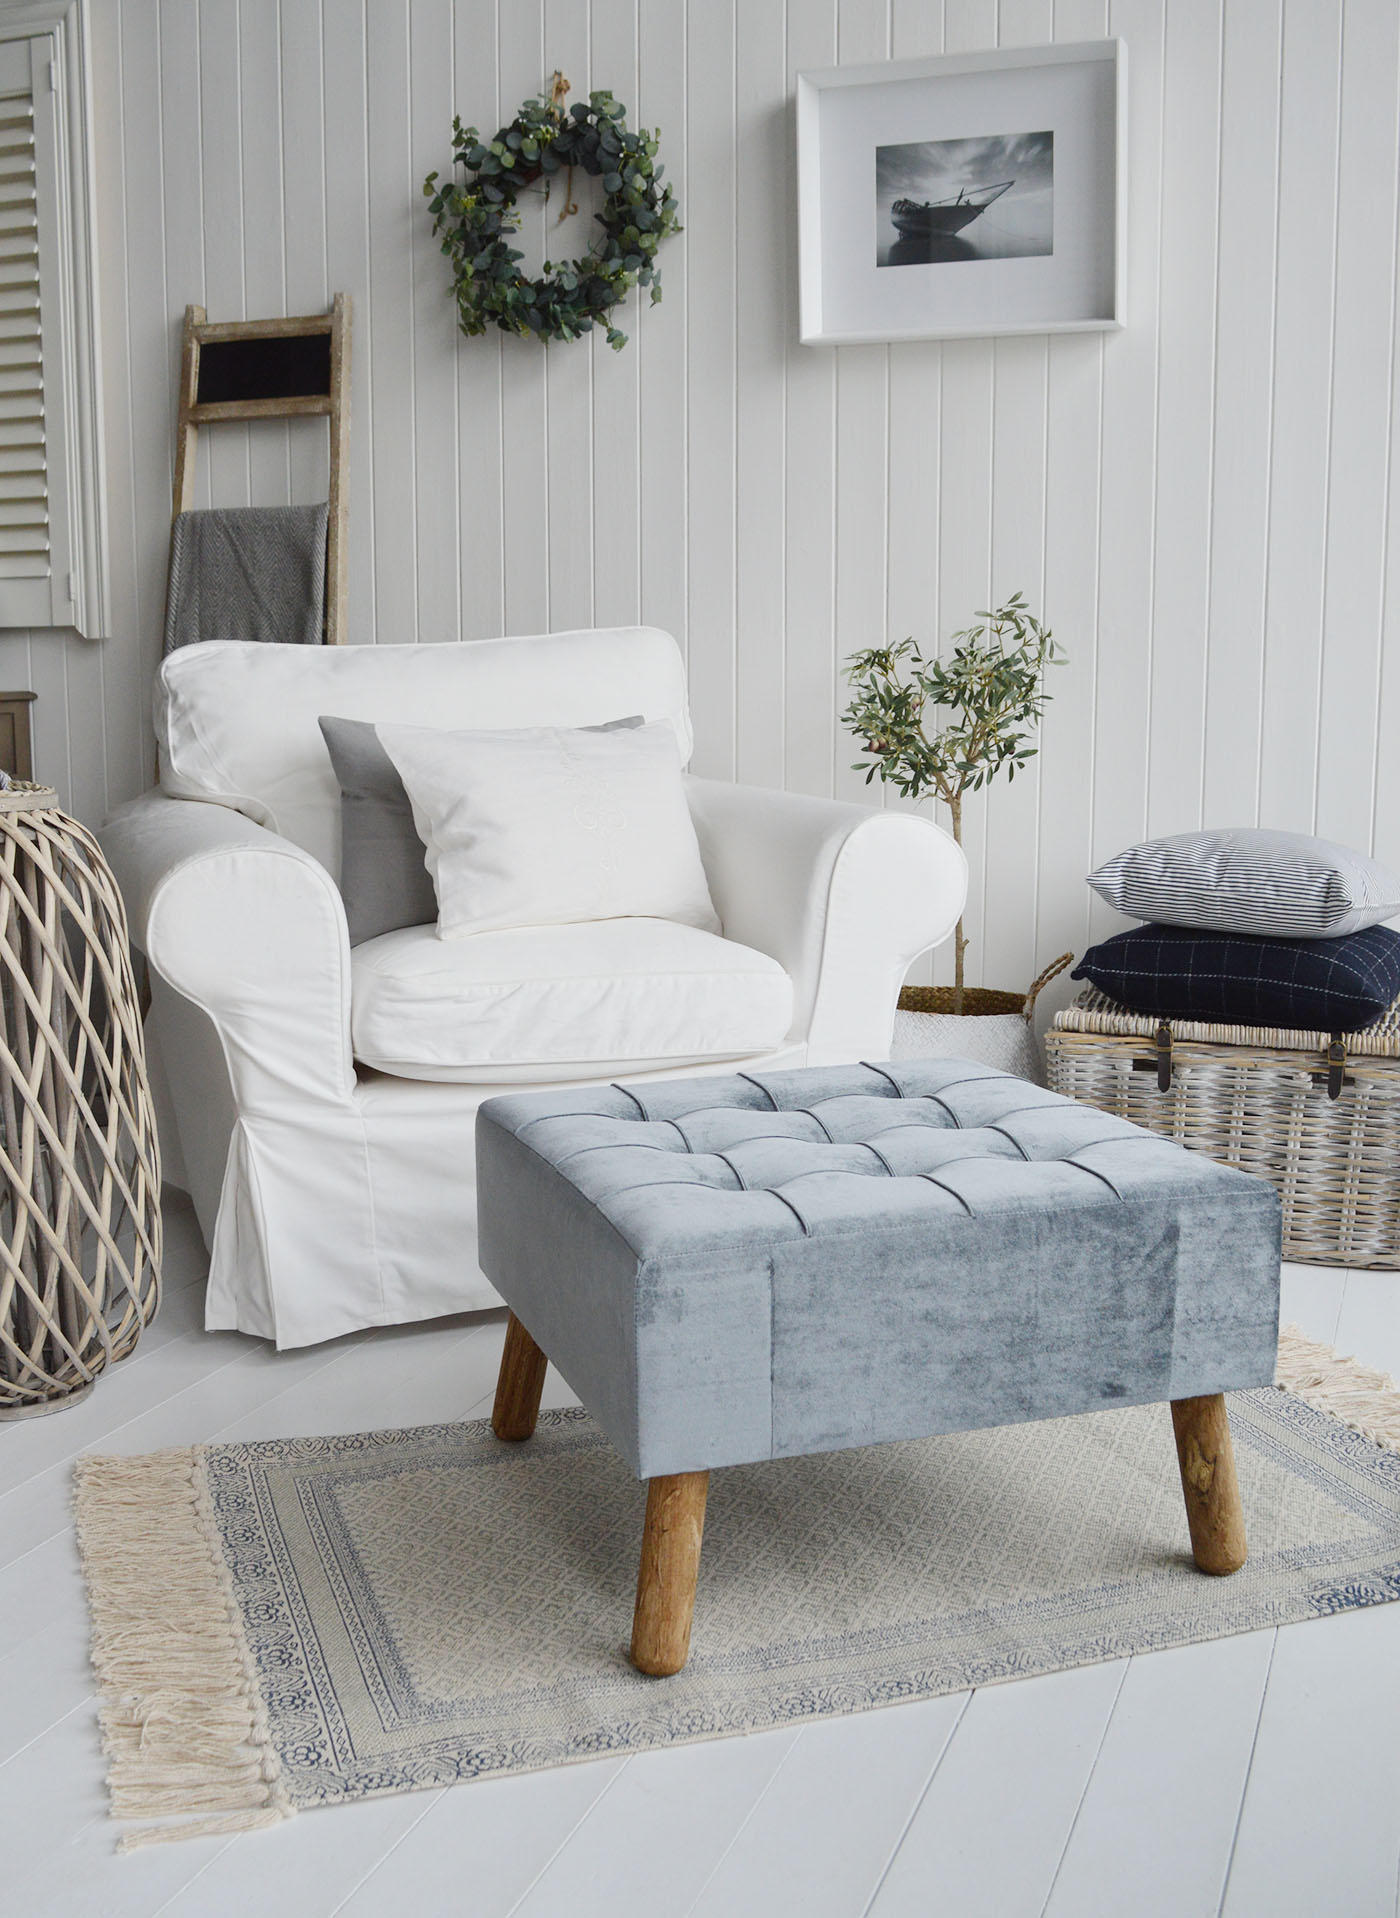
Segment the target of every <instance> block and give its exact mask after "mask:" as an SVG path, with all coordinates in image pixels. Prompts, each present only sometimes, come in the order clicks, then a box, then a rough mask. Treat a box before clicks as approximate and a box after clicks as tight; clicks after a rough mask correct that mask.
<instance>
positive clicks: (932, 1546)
mask: <svg viewBox="0 0 1400 1918" xmlns="http://www.w3.org/2000/svg"><path fill="white" fill-rule="evenodd" d="M1280 1378H1281V1379H1282V1381H1283V1383H1284V1385H1285V1386H1286V1387H1287V1388H1288V1389H1286V1390H1284V1389H1278V1390H1272V1391H1270V1390H1265V1391H1258V1392H1243V1393H1236V1394H1233V1395H1231V1398H1230V1416H1231V1421H1232V1424H1233V1428H1234V1437H1235V1450H1236V1456H1237V1461H1238V1467H1239V1475H1240V1484H1241V1490H1242V1492H1243V1496H1244V1505H1245V1512H1246V1516H1247V1520H1248V1527H1249V1544H1250V1558H1249V1563H1248V1564H1247V1565H1246V1566H1245V1568H1244V1570H1243V1571H1241V1572H1239V1573H1237V1574H1236V1575H1235V1576H1234V1577H1233V1578H1225V1579H1212V1578H1206V1577H1203V1576H1202V1575H1201V1574H1200V1573H1198V1572H1197V1571H1196V1570H1195V1569H1194V1567H1193V1566H1192V1563H1191V1559H1190V1556H1189V1547H1188V1541H1187V1533H1186V1522H1185V1516H1184V1511H1183V1506H1182V1498H1181V1487H1180V1482H1179V1479H1178V1476H1177V1466H1176V1455H1175V1450H1174V1447H1173V1442H1172V1432H1171V1421H1170V1418H1169V1416H1168V1412H1167V1409H1166V1407H1165V1406H1146V1407H1137V1408H1129V1409H1124V1410H1116V1411H1111V1412H1102V1413H1094V1414H1092V1415H1089V1416H1087V1417H1082V1418H1072V1419H1059V1420H1055V1421H1053V1422H1050V1423H1046V1424H1039V1425H1023V1426H1011V1427H1001V1428H999V1429H996V1430H993V1431H984V1432H971V1433H963V1434H954V1435H951V1436H947V1437H943V1438H936V1439H926V1440H921V1441H917V1442H908V1443H902V1444H895V1445H882V1446H876V1447H872V1448H870V1449H868V1450H864V1451H853V1452H836V1453H829V1454H825V1455H822V1456H817V1457H811V1458H803V1459H793V1460H786V1461H782V1462H779V1463H775V1464H764V1465H756V1466H748V1467H738V1468H733V1469H730V1470H727V1471H723V1472H718V1473H716V1474H715V1475H714V1478H713V1480H712V1482H711V1489H710V1502H709V1513H708V1516H707V1520H706V1527H705V1548H704V1556H703V1560H702V1564H701V1570H700V1591H699V1599H698V1603H697V1606H696V1615H695V1636H694V1641H693V1649H692V1654H691V1660H690V1663H689V1665H688V1666H687V1667H686V1669H685V1671H684V1672H682V1673H681V1674H680V1675H679V1676H678V1677H676V1678H670V1679H662V1680H656V1679H647V1678H642V1677H640V1676H639V1675H638V1674H637V1673H636V1672H635V1671H633V1669H632V1668H631V1666H630V1665H629V1664H628V1662H627V1635H628V1631H629V1627H630V1623H631V1613H632V1599H633V1591H634V1585H635V1580H636V1570H637V1557H638V1551H639V1547H640V1541H641V1532H642V1512H643V1506H644V1502H645V1488H644V1487H643V1486H641V1485H639V1484H638V1483H637V1482H636V1481H635V1480H634V1479H632V1478H631V1477H630V1475H629V1474H628V1472H627V1470H626V1468H625V1466H624V1465H623V1464H622V1462H621V1460H620V1459H619V1458H618V1457H617V1455H616V1454H615V1453H614V1452H613V1450H612V1448H611V1446H610V1445H609V1444H608V1442H607V1440H606V1439H605V1438H604V1437H603V1436H602V1435H601V1434H600V1433H599V1432H598V1431H597V1429H596V1428H595V1427H594V1426H593V1425H592V1424H591V1423H590V1422H589V1420H588V1418H587V1416H586V1415H585V1414H584V1413H583V1412H582V1411H579V1410H572V1411H565V1412H554V1413H548V1414H545V1415H544V1416H543V1417H542V1418H541V1420H540V1425H539V1430H538V1432H537V1434H536V1436H535V1438H534V1439H533V1441H531V1442H530V1443H529V1444H528V1445H523V1446H510V1445H502V1444H501V1443H499V1441H497V1440H496V1439H495V1438H493V1437H492V1434H491V1430H490V1427H489V1425H487V1424H486V1423H485V1422H484V1421H483V1422H480V1423H474V1424H470V1425H440V1426H426V1427H420V1428H418V1429H417V1430H412V1431H404V1432H370V1433H360V1434H357V1435H356V1436H353V1437H350V1438H312V1439H285V1440H273V1441H269V1442H267V1443H263V1444H256V1445H205V1446H196V1447H193V1448H191V1449H189V1450H184V1451H173V1452H163V1453H157V1454H155V1455H153V1456H151V1457H148V1458H86V1459H83V1460H81V1461H80V1462H79V1466H78V1478H77V1504H78V1525H79V1537H80V1542H81V1547H82V1555H83V1563H84V1569H85V1572H86V1577H87V1583H88V1591H89V1598H90V1603H91V1608H92V1618H93V1648H94V1649H93V1656H94V1661H95V1664H96V1667H97V1672H98V1677H99V1680H100V1689H101V1710H102V1728H103V1735H104V1740H105V1745H106V1750H107V1756H108V1764H109V1773H110V1783H111V1791H112V1801H113V1810H114V1812H115V1814H116V1815H117V1816H118V1817H122V1818H136V1819H154V1820H157V1821H160V1822H158V1823H156V1824H154V1825H147V1826H146V1827H145V1828H144V1829H142V1830H140V1831H137V1832H135V1833H133V1834H132V1835H131V1836H129V1837H128V1838H127V1839H126V1840H125V1841H124V1842H125V1843H126V1844H127V1845H130V1844H131V1843H142V1842H146V1841H148V1840H150V1839H152V1838H164V1837H182V1836H189V1835H193V1834H195V1833H197V1832H198V1833H207V1832H210V1831H237V1830H246V1829H249V1828H251V1827H254V1826H258V1825H265V1824H271V1823H273V1822H274V1821H276V1820H277V1819H280V1818H285V1817H288V1816H290V1814H291V1813H293V1812H295V1811H299V1810H302V1809H305V1808H306V1807H308V1806H314V1805H334V1804H343V1803H345V1802H346V1801H347V1800H352V1799H357V1798H368V1797H373V1796H377V1795H380V1794H384V1793H388V1792H401V1791H414V1790H418V1789H420V1788H423V1787H427V1786H436V1785H442V1784H444V1783H450V1782H452V1781H454V1780H459V1779H469V1778H488V1777H492V1776H499V1775H501V1774H502V1773H508V1772H523V1771H531V1770H534V1769H537V1768H539V1767H542V1766H550V1765H564V1764H571V1763H574V1762H576V1761H578V1760H581V1759H588V1758H596V1757H598V1756H600V1755H603V1754H615V1753H620V1752H635V1751H643V1750H647V1749H650V1748H653V1747H656V1746H660V1745H669V1744H678V1743H683V1742H686V1741H689V1740H693V1739H702V1738H718V1737H724V1736H728V1735H730V1734H733V1733H737V1732H746V1731H758V1730H764V1729H766V1728H768V1727H771V1726H775V1725H786V1724H794V1723H797V1722H799V1721H801V1720H806V1719H813V1718H823V1717H829V1716H833V1715H835V1714H838V1713H843V1712H857V1711H866V1710H869V1709H871V1708H873V1707H876V1706H883V1705H893V1704H898V1703H901V1702H903V1701H906V1700H910V1699H922V1698H932V1697H936V1696H938V1695H940V1694H943V1693H947V1692H956V1691H961V1690H964V1689H965V1688H966V1687H968V1686H972V1685H987V1684H998V1683H1000V1682H1002V1681H1003V1680H1006V1679H1011V1678H1022V1677H1028V1676H1030V1675H1032V1674H1034V1673H1039V1672H1052V1671H1062V1670H1064V1669H1066V1668H1068V1667H1070V1666H1076V1665H1088V1664H1094V1663H1096V1662H1098V1661H1100V1660H1102V1659H1110V1658H1122V1657H1124V1656H1126V1655H1128V1654H1129V1653H1134V1652H1145V1651H1152V1650H1155V1649H1157V1648H1159V1647H1162V1646H1169V1645H1186V1644H1193V1643H1196V1642H1199V1641H1200V1640H1203V1639H1210V1638H1221V1637H1224V1636H1226V1635H1227V1634H1229V1633H1233V1632H1245V1631H1251V1630H1253V1629H1255V1628H1257V1627H1259V1626H1269V1625H1282V1624H1288V1623H1292V1622H1294V1621H1296V1620H1299V1619H1307V1618H1317V1617H1321V1616H1324V1615H1326V1614H1328V1613H1332V1612H1337V1611H1343V1610H1347V1609H1350V1608H1352V1607H1354V1606H1362V1605H1377V1604H1383V1603H1385V1602H1386V1601H1388V1600H1390V1599H1393V1598H1395V1597H1396V1596H1398V1595H1400V1451H1398V1450H1397V1448H1400V1394H1397V1392H1396V1389H1395V1388H1394V1386H1393V1385H1392V1383H1391V1381H1390V1380H1389V1379H1387V1378H1386V1377H1385V1376H1384V1375H1383V1374H1381V1373H1376V1372H1370V1371H1368V1370H1366V1369H1365V1368H1363V1367H1360V1366H1357V1365H1356V1364H1354V1363H1353V1362H1352V1361H1350V1360H1339V1359H1338V1358H1337V1357H1336V1355H1335V1354H1334V1353H1332V1352H1331V1351H1329V1349H1328V1348H1327V1347H1326V1346H1321V1345H1314V1344H1312V1343H1311V1342H1310V1341H1308V1340H1305V1339H1303V1338H1302V1337H1301V1335H1299V1334H1297V1333H1296V1332H1292V1331H1290V1332H1288V1333H1286V1334H1285V1337H1284V1341H1283V1344H1282V1346H1281V1349H1280Z"/></svg>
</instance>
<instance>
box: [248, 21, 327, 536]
mask: <svg viewBox="0 0 1400 1918" xmlns="http://www.w3.org/2000/svg"><path fill="white" fill-rule="evenodd" d="M238 3H239V7H240V9H241V23H240V33H239V40H240V43H241V53H240V79H241V86H240V89H239V92H240V98H239V140H240V145H241V150H242V154H243V175H242V201H243V308H244V314H245V317H247V318H248V319H250V320H251V319H261V318H263V317H264V316H265V315H268V314H275V313H288V312H294V311H296V310H297V309H296V308H294V307H292V306H290V305H289V304H288V300H287V257H286V245H287V228H286V220H285V217H279V216H280V215H282V210H283V208H284V207H285V205H286V189H285V181H284V174H283V157H282V37H281V30H280V27H281V23H280V19H279V14H280V11H281V0H238ZM308 105H309V108H310V111H309V113H308V118H309V119H314V117H315V114H316V106H315V102H314V101H313V102H309V103H308ZM269 215H270V216H271V217H269ZM304 424H305V423H304V422H298V424H297V426H296V428H295V431H296V434H297V437H298V438H299V439H300V438H303V437H305V438H308V439H309V438H312V437H314V438H316V439H318V440H319V439H322V438H324V437H325V428H324V427H323V426H321V425H320V424H319V422H318V424H317V425H316V426H315V427H312V428H310V429H309V430H308V431H306V432H305V433H303V427H304ZM292 430H293V429H292V428H291V427H290V426H289V425H288V423H287V422H286V421H285V420H257V421H254V422H252V423H251V424H250V425H249V427H248V500H249V504H250V505H253V506H280V505H283V504H285V502H286V501H287V499H288V498H289V497H290V491H291V467H290V463H289V462H290V458H291V440H290V434H291V432H292ZM320 497H322V498H324V497H325V495H324V493H323V494H321V496H320Z"/></svg>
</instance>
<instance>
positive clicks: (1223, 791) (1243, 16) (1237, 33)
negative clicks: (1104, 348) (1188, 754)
mask: <svg viewBox="0 0 1400 1918" xmlns="http://www.w3.org/2000/svg"><path fill="white" fill-rule="evenodd" d="M1224 26H1225V34H1224V45H1223V56H1224V60H1223V70H1222V75H1221V114H1220V213H1219V230H1218V244H1217V258H1218V261H1219V278H1218V293H1217V305H1216V319H1215V431H1214V450H1215V465H1214V473H1213V483H1212V493H1211V531H1210V582H1209V593H1210V629H1209V636H1208V650H1207V669H1206V691H1205V703H1206V723H1205V764H1204V774H1203V783H1202V800H1201V811H1202V816H1203V818H1205V819H1208V820H1210V821H1211V822H1212V823H1213V824H1216V825H1226V824H1234V825H1243V826H1248V825H1253V824H1254V823H1255V811H1256V808H1257V806H1258V802H1259V720H1260V711H1259V686H1260V680H1261V678H1262V675H1263V670H1264V613H1265V583H1266V578H1267V572H1268V533H1269V467H1270V458H1269V449H1270V443H1271V436H1272V426H1273V421H1272V388H1273V373H1274V355H1273V341H1274V257H1275V248H1276V245H1277V240H1278V140H1279V80H1280V76H1279V60H1280V57H1281V53H1282V45H1283V0H1259V3H1258V4H1257V5H1255V6H1250V7H1230V8H1227V9H1226V11H1225V15H1224Z"/></svg>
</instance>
